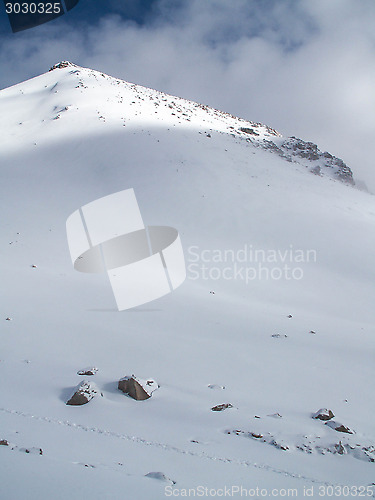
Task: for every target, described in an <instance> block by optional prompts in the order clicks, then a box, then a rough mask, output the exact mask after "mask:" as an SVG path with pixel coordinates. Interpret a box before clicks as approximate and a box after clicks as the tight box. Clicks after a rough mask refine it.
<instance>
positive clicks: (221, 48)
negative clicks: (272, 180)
mask: <svg viewBox="0 0 375 500" xmlns="http://www.w3.org/2000/svg"><path fill="white" fill-rule="evenodd" d="M158 12H159V16H158V17H156V18H154V19H153V21H152V22H151V23H148V24H146V25H144V26H138V25H136V24H134V23H129V22H128V23H126V22H124V21H122V20H121V18H120V17H117V16H109V17H107V18H105V19H102V20H100V21H99V22H98V24H97V25H95V26H86V27H83V29H82V30H81V31H78V30H73V29H72V28H71V27H69V26H68V25H66V24H61V23H60V24H58V25H54V24H53V23H50V24H49V25H45V26H42V27H39V28H37V29H34V30H30V31H28V32H24V33H23V34H20V35H13V36H10V37H8V38H7V40H5V42H3V44H2V46H1V49H0V63H1V66H2V68H3V71H2V73H1V76H0V86H4V85H9V84H11V83H16V82H17V81H21V80H23V79H26V78H28V77H31V76H34V75H36V74H39V73H41V72H45V71H46V70H47V69H48V68H49V67H50V66H51V65H52V64H54V63H55V62H57V61H59V60H62V59H68V60H72V61H74V62H76V63H77V64H80V65H82V66H89V67H94V68H95V69H99V70H100V71H103V72H106V73H109V74H112V75H114V76H117V77H120V78H123V79H125V80H128V81H132V82H136V83H139V84H141V85H146V86H150V87H153V88H157V89H158V90H163V91H165V92H168V93H172V94H175V95H178V96H182V97H186V98H189V99H193V100H196V101H199V102H203V103H206V104H209V105H212V106H214V107H216V108H220V109H223V110H224V111H228V112H230V113H233V114H236V115H239V116H242V117H245V118H248V119H250V120H254V121H261V122H263V123H266V124H268V125H270V126H271V127H273V128H276V129H278V130H279V131H280V132H281V133H283V134H285V135H296V136H300V137H302V138H304V139H306V140H312V141H314V142H317V143H318V145H319V146H320V147H321V149H327V150H329V151H330V152H331V153H333V154H335V155H337V156H341V157H342V158H343V159H344V161H346V162H347V163H348V164H349V165H350V166H351V167H352V169H353V170H354V173H355V175H356V176H357V177H359V178H362V179H364V180H365V181H366V182H367V183H368V185H369V187H370V188H371V189H372V190H373V191H375V171H374V169H373V166H372V159H371V152H370V144H372V142H373V137H374V135H375V120H374V118H373V110H374V109H375V93H374V90H373V87H374V81H375V51H374V47H375V34H374V29H373V19H374V14H375V3H374V2H373V0H362V1H361V2H353V1H351V0H314V1H305V0H301V1H295V0H285V1H283V2H278V1H271V0H262V1H259V0H258V1H256V0H235V1H233V2H232V1H231V2H228V1H227V0H205V1H204V2H202V1H201V0H199V1H198V0H189V1H183V2H176V1H172V0H161V1H160V2H159V5H158ZM4 68H5V70H4ZM1 84H2V85H1Z"/></svg>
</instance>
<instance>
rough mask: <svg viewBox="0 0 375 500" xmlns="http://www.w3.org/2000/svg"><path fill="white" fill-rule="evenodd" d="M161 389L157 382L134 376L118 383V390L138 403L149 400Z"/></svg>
mask: <svg viewBox="0 0 375 500" xmlns="http://www.w3.org/2000/svg"><path fill="white" fill-rule="evenodd" d="M158 388H159V385H158V384H157V382H155V380H152V379H148V380H141V379H138V378H137V377H135V376H134V375H132V376H131V377H124V378H122V379H121V380H119V382H118V389H119V390H120V391H122V392H124V393H125V394H128V395H129V396H130V397H131V398H133V399H136V400H137V401H144V400H145V399H149V398H150V397H151V395H152V393H153V392H154V391H155V390H156V389H158Z"/></svg>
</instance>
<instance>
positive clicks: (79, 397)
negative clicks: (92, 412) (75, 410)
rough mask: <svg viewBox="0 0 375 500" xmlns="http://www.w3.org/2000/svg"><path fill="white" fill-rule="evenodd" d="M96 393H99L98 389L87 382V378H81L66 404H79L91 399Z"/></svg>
mask: <svg viewBox="0 0 375 500" xmlns="http://www.w3.org/2000/svg"><path fill="white" fill-rule="evenodd" d="M98 394H100V391H99V389H98V388H97V387H96V385H95V384H93V383H92V382H88V381H87V380H83V381H82V382H81V383H80V384H79V385H77V387H76V388H75V389H74V392H73V394H72V396H71V397H70V398H69V400H68V401H67V402H66V404H67V405H71V406H81V405H84V404H86V403H88V402H89V401H91V400H92V399H93V398H94V397H95V396H96V395H98Z"/></svg>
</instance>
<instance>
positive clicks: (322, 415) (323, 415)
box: [312, 408, 335, 420]
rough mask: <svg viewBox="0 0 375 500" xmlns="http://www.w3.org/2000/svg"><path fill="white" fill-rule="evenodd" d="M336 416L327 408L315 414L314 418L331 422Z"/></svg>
mask: <svg viewBox="0 0 375 500" xmlns="http://www.w3.org/2000/svg"><path fill="white" fill-rule="evenodd" d="M334 416H335V415H334V414H333V412H332V410H328V409H327V408H320V410H318V411H317V412H315V413H314V414H313V416H312V418H316V419H318V420H331V418H333V417H334Z"/></svg>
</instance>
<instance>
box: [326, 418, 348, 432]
mask: <svg viewBox="0 0 375 500" xmlns="http://www.w3.org/2000/svg"><path fill="white" fill-rule="evenodd" d="M325 425H328V427H331V429H334V430H335V431H337V432H345V433H346V434H354V431H352V429H350V428H349V427H347V426H346V425H344V424H341V423H340V422H335V421H334V420H330V421H329V422H326V424H325Z"/></svg>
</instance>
